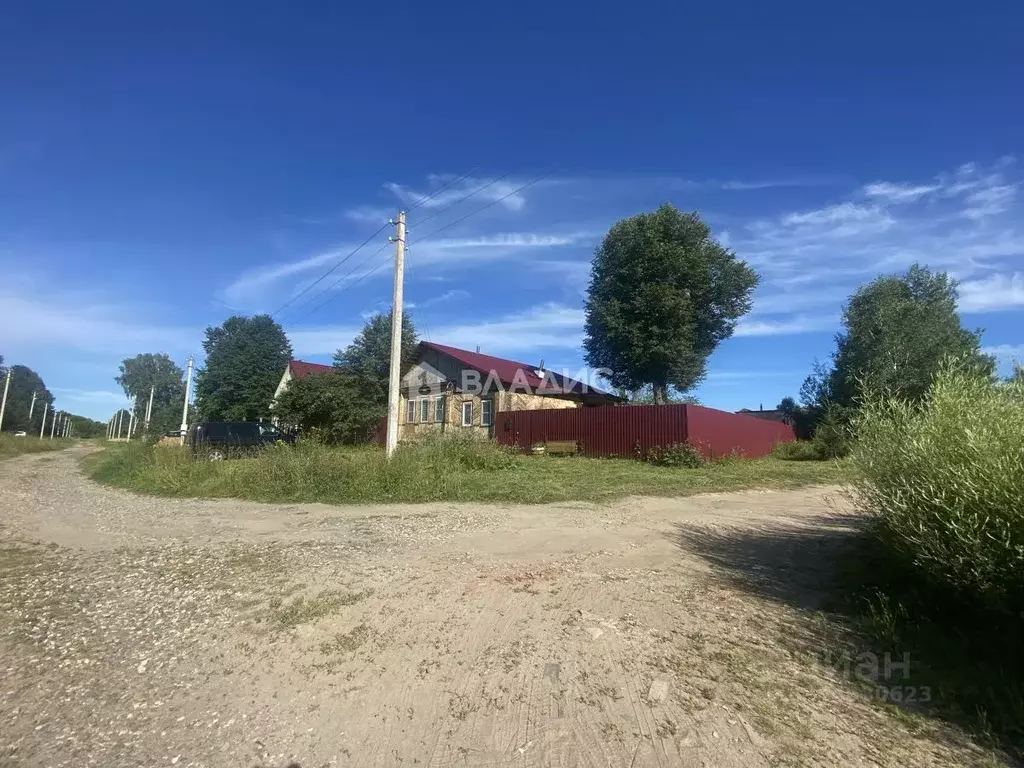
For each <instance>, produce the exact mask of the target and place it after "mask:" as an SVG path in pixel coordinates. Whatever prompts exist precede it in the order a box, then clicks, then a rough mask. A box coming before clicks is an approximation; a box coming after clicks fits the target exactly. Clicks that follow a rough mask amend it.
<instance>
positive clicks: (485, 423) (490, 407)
mask: <svg viewBox="0 0 1024 768" xmlns="http://www.w3.org/2000/svg"><path fill="white" fill-rule="evenodd" d="M485 416H486V420H485V418H484V417H485ZM493 423H494V400H492V399H491V398H489V397H488V398H484V399H483V400H481V401H480V426H481V427H489V426H491V424H493Z"/></svg>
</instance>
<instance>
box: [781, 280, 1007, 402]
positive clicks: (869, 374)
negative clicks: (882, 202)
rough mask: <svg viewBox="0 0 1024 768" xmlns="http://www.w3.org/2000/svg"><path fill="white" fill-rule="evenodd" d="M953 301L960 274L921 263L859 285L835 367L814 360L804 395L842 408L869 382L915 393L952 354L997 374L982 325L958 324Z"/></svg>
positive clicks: (910, 396)
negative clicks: (983, 343) (970, 327)
mask: <svg viewBox="0 0 1024 768" xmlns="http://www.w3.org/2000/svg"><path fill="white" fill-rule="evenodd" d="M956 302H957V283H956V281H955V280H952V279H950V277H949V276H948V275H947V274H946V273H945V272H932V271H931V270H929V269H927V268H926V267H921V266H919V265H917V264H915V265H913V266H912V267H911V268H910V270H909V271H908V272H907V273H906V274H905V275H900V276H886V277H879V278H877V279H876V280H874V281H872V282H870V283H868V284H867V285H864V286H862V287H861V288H859V289H858V290H857V291H856V292H855V293H854V294H853V295H852V296H851V297H850V300H849V302H848V303H847V305H846V308H845V309H844V311H843V330H842V331H841V332H840V333H839V334H837V335H836V351H835V353H834V354H833V355H832V366H831V368H825V367H824V366H820V365H819V366H816V370H815V372H814V373H812V375H811V376H809V377H808V380H807V381H805V382H804V386H803V388H802V389H801V397H802V398H804V401H805V402H806V403H807V404H808V405H810V406H811V407H813V408H817V409H819V410H821V409H823V408H825V407H826V406H831V407H832V408H838V409H840V412H843V411H846V412H848V411H849V410H850V409H853V408H856V407H857V405H858V403H859V401H860V399H861V396H862V395H863V394H864V389H865V387H871V388H874V389H876V390H878V391H881V392H886V393H888V394H889V395H892V396H895V397H900V398H903V399H906V400H910V401H918V400H920V399H921V398H923V397H924V395H925V393H926V392H927V391H928V388H929V387H930V386H931V383H932V379H933V378H934V376H935V374H936V373H937V372H938V370H939V367H940V365H941V364H942V361H943V360H944V359H945V358H947V357H956V358H960V359H964V360H966V361H968V362H969V363H972V364H974V365H976V366H977V368H978V369H979V370H981V371H982V372H984V373H985V374H987V375H992V372H993V371H994V370H995V360H994V359H993V358H992V357H990V356H988V355H984V354H982V352H981V332H980V331H969V330H967V329H965V328H963V327H962V326H961V324H960V316H959V315H958V314H957V308H956Z"/></svg>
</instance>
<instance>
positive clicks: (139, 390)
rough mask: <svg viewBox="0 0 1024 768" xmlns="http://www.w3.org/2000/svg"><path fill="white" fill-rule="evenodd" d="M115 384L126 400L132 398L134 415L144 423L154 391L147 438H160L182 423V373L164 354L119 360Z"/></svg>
mask: <svg viewBox="0 0 1024 768" xmlns="http://www.w3.org/2000/svg"><path fill="white" fill-rule="evenodd" d="M115 381H116V382H117V383H118V384H120V385H121V388H122V389H123V390H124V393H125V395H127V396H128V398H129V400H130V399H132V398H135V416H136V418H138V419H140V420H143V419H145V417H146V408H147V407H148V405H149V393H150V388H152V390H153V413H152V417H151V421H150V425H149V433H150V435H154V436H160V435H162V434H164V433H166V432H169V431H170V430H172V429H177V428H178V426H179V425H180V423H181V407H182V405H183V404H184V401H185V380H184V373H183V372H182V370H181V368H179V367H178V366H177V365H176V364H175V362H174V361H173V360H171V358H170V357H169V356H168V355H166V354H164V353H162V352H161V353H156V354H154V353H150V352H147V353H145V354H140V355H136V356H135V357H130V358H127V359H125V360H122V361H121V373H120V375H119V376H117V378H116V379H115Z"/></svg>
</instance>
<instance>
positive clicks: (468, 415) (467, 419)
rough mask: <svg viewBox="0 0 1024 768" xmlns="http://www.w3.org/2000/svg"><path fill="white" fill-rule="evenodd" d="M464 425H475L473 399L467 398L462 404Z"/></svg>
mask: <svg viewBox="0 0 1024 768" xmlns="http://www.w3.org/2000/svg"><path fill="white" fill-rule="evenodd" d="M462 426H464V427H471V426H473V401H472V400H467V401H466V402H464V403H463V404H462Z"/></svg>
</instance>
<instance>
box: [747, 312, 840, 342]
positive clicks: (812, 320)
mask: <svg viewBox="0 0 1024 768" xmlns="http://www.w3.org/2000/svg"><path fill="white" fill-rule="evenodd" d="M838 322H839V316H838V315H798V316H796V317H791V318H788V319H786V320H762V319H759V318H758V317H756V316H750V315H748V316H747V317H744V318H742V319H741V320H740V321H739V322H738V323H737V324H736V331H735V332H734V333H733V336H737V337H743V336H786V335H791V334H797V333H812V332H815V331H827V330H832V329H833V328H835V327H836V325H837V324H838Z"/></svg>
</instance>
